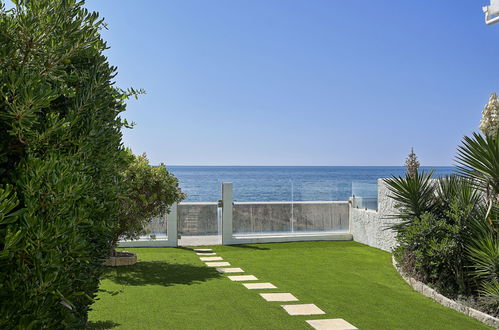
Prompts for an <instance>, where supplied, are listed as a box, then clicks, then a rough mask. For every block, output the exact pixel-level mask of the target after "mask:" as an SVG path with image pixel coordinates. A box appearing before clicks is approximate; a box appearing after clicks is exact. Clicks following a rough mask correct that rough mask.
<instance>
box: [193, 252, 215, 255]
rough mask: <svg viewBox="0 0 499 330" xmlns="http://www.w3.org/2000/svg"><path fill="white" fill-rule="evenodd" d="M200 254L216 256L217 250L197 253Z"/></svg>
mask: <svg viewBox="0 0 499 330" xmlns="http://www.w3.org/2000/svg"><path fill="white" fill-rule="evenodd" d="M196 254H197V255H198V256H216V255H217V254H216V253H215V252H198V253H196Z"/></svg>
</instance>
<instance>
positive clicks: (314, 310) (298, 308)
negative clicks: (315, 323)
mask: <svg viewBox="0 0 499 330" xmlns="http://www.w3.org/2000/svg"><path fill="white" fill-rule="evenodd" d="M281 307H282V308H284V310H285V311H286V312H288V314H289V315H320V314H326V313H325V312H324V311H323V310H322V309H320V308H319V307H317V306H315V304H300V305H281Z"/></svg>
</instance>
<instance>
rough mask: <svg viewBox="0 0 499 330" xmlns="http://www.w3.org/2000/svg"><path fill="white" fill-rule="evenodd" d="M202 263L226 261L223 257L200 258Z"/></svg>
mask: <svg viewBox="0 0 499 330" xmlns="http://www.w3.org/2000/svg"><path fill="white" fill-rule="evenodd" d="M199 260H201V261H218V260H224V258H222V257H201V258H199Z"/></svg>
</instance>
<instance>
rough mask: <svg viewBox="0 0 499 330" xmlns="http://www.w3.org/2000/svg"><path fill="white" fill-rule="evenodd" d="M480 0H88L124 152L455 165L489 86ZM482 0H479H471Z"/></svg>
mask: <svg viewBox="0 0 499 330" xmlns="http://www.w3.org/2000/svg"><path fill="white" fill-rule="evenodd" d="M486 1H487V0H483V1H475V0H473V1H472V0H469V1H465V0H463V1H451V0H439V1H415V0H412V1H395V0H393V1H384V0H380V1H376V2H374V1H362V0H355V1H333V0H330V1H319V0H313V1H305V0H301V1H292V0H281V1H277V0H251V1H250V0H244V1H243V0H227V1H221V0H210V1H205V0H197V1H193V0H178V1H173V0H169V1H159V0H157V1H153V0H149V1H131V0H119V1H118V0H114V1H112V0H106V1H103V0H90V1H87V7H88V8H89V9H91V10H96V11H99V12H100V13H101V15H102V16H104V17H105V18H106V21H107V23H108V24H109V30H108V31H104V32H103V35H104V38H105V39H106V40H107V41H108V43H109V46H110V47H111V49H110V50H109V51H108V52H107V55H108V57H109V60H110V62H111V63H112V64H113V65H116V66H117V67H118V72H119V75H118V76H117V83H118V85H119V86H120V87H129V86H132V87H135V88H144V89H145V90H146V91H147V95H144V96H142V97H140V99H139V101H130V102H129V105H128V111H127V113H126V118H127V119H128V120H131V121H134V122H136V123H137V126H136V127H135V128H134V129H133V130H129V131H127V132H125V134H124V142H125V144H126V145H127V146H129V147H131V148H132V149H133V151H134V152H135V153H142V152H146V153H147V154H148V156H149V158H150V160H151V163H154V164H156V163H159V162H164V163H166V164H168V165H402V164H403V162H404V159H405V157H406V155H407V153H408V152H409V151H410V148H411V147H414V148H415V151H416V153H417V154H418V156H419V158H420V160H421V163H422V164H423V165H432V166H436V165H450V164H453V159H454V156H455V150H456V147H457V145H458V144H459V142H460V140H461V138H462V136H463V135H465V134H470V133H471V132H472V131H474V130H477V127H478V124H479V120H480V116H481V111H482V109H483V106H484V104H485V103H486V102H487V100H488V96H489V94H490V93H491V92H493V91H499V81H498V76H497V70H496V67H497V54H499V43H498V40H499V24H498V25H496V26H490V27H489V26H486V25H485V23H484V18H483V13H482V10H481V6H482V5H485V4H486ZM482 2H483V3H482Z"/></svg>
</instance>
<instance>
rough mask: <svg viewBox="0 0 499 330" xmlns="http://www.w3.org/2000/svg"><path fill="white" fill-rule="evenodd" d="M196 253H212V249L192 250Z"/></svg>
mask: <svg viewBox="0 0 499 330" xmlns="http://www.w3.org/2000/svg"><path fill="white" fill-rule="evenodd" d="M194 251H196V252H213V250H212V249H194Z"/></svg>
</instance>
